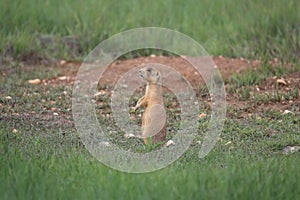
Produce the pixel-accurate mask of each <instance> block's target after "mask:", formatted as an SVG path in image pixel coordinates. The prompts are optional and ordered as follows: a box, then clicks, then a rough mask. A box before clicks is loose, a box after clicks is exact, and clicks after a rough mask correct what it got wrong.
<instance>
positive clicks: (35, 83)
mask: <svg viewBox="0 0 300 200" xmlns="http://www.w3.org/2000/svg"><path fill="white" fill-rule="evenodd" d="M28 83H30V84H33V85H37V84H40V83H41V80H40V79H38V78H36V79H32V80H28Z"/></svg>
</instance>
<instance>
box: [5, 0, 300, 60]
mask: <svg viewBox="0 0 300 200" xmlns="http://www.w3.org/2000/svg"><path fill="white" fill-rule="evenodd" d="M0 4H1V6H0V27H1V28H0V49H1V54H2V55H5V56H12V57H14V58H17V59H26V60H27V59H30V58H32V55H35V56H36V57H43V58H56V59H60V58H67V59H81V60H82V59H83V58H84V57H85V56H86V55H87V53H88V52H89V51H90V50H91V49H92V48H94V47H95V46H96V45H97V44H98V43H99V42H101V41H103V40H104V39H106V38H108V37H109V36H111V35H113V34H116V33H119V32H121V31H125V30H128V29H131V28H137V27H145V26H157V27H166V28H170V29H174V30H177V31H180V32H182V33H185V34H187V35H188V36H190V37H192V38H194V39H195V40H196V41H198V42H199V43H200V44H202V45H203V46H204V48H205V49H206V50H207V51H208V52H209V53H210V54H213V55H218V54H222V55H225V56H230V57H246V58H260V59H265V60H270V59H271V58H272V57H278V58H279V59H280V60H282V61H289V62H293V61H296V60H297V58H298V57H299V48H300V42H299V41H300V40H299V34H300V29H299V25H300V24H299V21H300V15H299V13H300V9H299V8H300V4H299V1H296V0H288V1H281V0H264V1H246V0H244V1H238V0H232V1H221V0H217V1H214V2H211V1H208V0H204V1H201V2H198V1H194V0H188V1H184V2H183V1H178V0H176V1H171V0H167V1H164V2H155V3H154V2H141V1H137V0H129V1H122V2H120V1H96V0H89V1H84V2H83V1H79V0H75V1H68V0H63V1H57V0H56V1H51V2H50V1H38V0H28V1H20V0H16V1H8V0H1V1H0ZM146 53H147V52H146Z"/></svg>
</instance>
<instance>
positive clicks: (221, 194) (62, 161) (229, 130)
mask: <svg viewBox="0 0 300 200" xmlns="http://www.w3.org/2000/svg"><path fill="white" fill-rule="evenodd" d="M299 13H300V3H299V1H291V0H288V1H281V0H273V1H271V0H264V1H246V0H244V1H221V0H217V1H214V2H212V1H208V0H204V1H201V3H199V2H198V1H193V0H188V1H185V2H184V1H169V0H167V1H164V2H161V3H153V2H150V1H149V2H143V3H141V1H133V0H129V1H118V2H117V1H96V0H89V1H86V2H83V1H77V0H76V1H68V0H63V1H57V0H55V1H51V2H50V1H38V0H28V1H20V0H15V1H8V0H0V199H296V198H297V196H299V194H300V182H299V180H300V171H299V164H300V156H299V155H300V154H299V153H300V152H299V150H298V151H296V152H291V151H288V150H286V148H287V147H288V146H290V147H299V146H300V112H299V105H300V103H299V91H300V88H299V84H297V83H296V84H295V85H296V86H295V87H294V88H291V89H290V90H288V91H285V88H284V87H282V86H280V85H278V84H277V85H275V86H276V87H275V89H274V90H275V92H274V93H269V94H267V93H259V91H256V90H257V88H258V87H260V88H261V87H262V86H264V85H267V84H266V83H269V82H268V81H270V80H273V79H272V78H274V77H277V78H278V77H293V76H291V75H295V76H298V77H299V73H300V69H299V66H300V65H299V55H300V28H299V27H300V14H299ZM143 26H159V27H166V28H170V29H174V30H178V31H181V32H182V33H185V34H187V35H189V36H191V37H193V38H194V39H195V40H197V41H198V42H199V43H201V44H202V45H203V46H204V48H205V49H206V50H207V51H208V52H209V53H210V54H212V55H219V54H221V55H224V56H228V57H232V58H234V57H245V58H248V59H260V60H262V61H269V60H272V59H274V58H278V60H279V61H284V63H287V62H288V63H290V64H292V65H293V66H292V67H290V66H287V65H281V64H279V65H278V66H277V67H272V66H270V65H268V64H267V62H263V64H262V68H259V69H253V70H249V71H247V72H244V73H243V74H242V75H233V76H231V77H229V78H228V79H226V80H225V84H226V88H227V89H228V90H227V92H228V96H229V97H230V98H232V99H235V102H237V103H243V104H245V105H246V106H245V107H244V108H243V109H238V108H237V107H236V106H234V105H233V104H230V103H231V102H229V104H228V111H227V118H226V121H225V126H224V130H223V132H222V135H221V138H220V139H219V140H218V143H217V145H216V146H215V148H214V149H213V150H212V151H211V152H210V153H209V155H208V156H207V157H205V158H204V159H203V160H199V158H198V152H199V150H200V146H199V145H197V142H196V140H195V141H194V142H193V144H192V145H191V147H190V148H189V149H188V151H187V152H186V153H185V154H184V155H183V156H182V157H180V159H178V160H177V161H176V162H174V163H173V164H171V165H170V166H168V167H166V168H164V169H162V170H159V171H156V172H151V173H147V174H129V173H122V172H119V171H116V170H113V169H111V168H109V167H106V166H104V165H102V164H101V163H99V162H98V161H97V160H96V159H94V158H93V157H92V156H91V155H90V154H89V152H88V151H87V150H86V149H85V148H84V146H83V144H82V143H81V142H80V140H79V138H78V135H77V132H76V129H75V127H74V123H73V121H72V111H71V98H72V85H71V84H48V85H44V84H39V85H31V84H28V80H29V79H33V78H36V77H38V78H40V79H41V80H50V79H52V78H57V77H59V76H63V75H64V74H63V72H62V69H61V67H60V66H53V65H51V64H44V63H51V62H48V61H53V60H54V61H56V60H60V59H71V60H74V59H75V60H79V61H81V60H82V59H83V58H84V57H85V56H86V55H87V54H88V52H89V51H90V50H91V49H92V48H93V47H95V46H96V45H97V44H98V43H99V42H101V41H102V40H104V39H106V38H108V37H109V36H111V35H113V34H116V33H119V32H121V31H124V30H128V29H130V28H135V27H143ZM32 63H33V64H32ZM36 63H38V64H36ZM294 78H295V79H293V80H298V79H296V78H297V77H294ZM274 80H275V79H274ZM286 80H287V79H286ZM297 85H298V86H297ZM277 89H278V92H276V91H277ZM232 99H231V100H232ZM284 102H292V103H288V104H289V105H290V107H289V110H290V111H291V113H288V114H283V112H281V111H280V110H279V108H277V107H276V106H282V104H283V103H284ZM106 104H107V105H109V104H110V102H109V101H108V100H107V101H104V104H103V105H102V106H105V105H106ZM272 106H273V107H272ZM264 107H266V108H267V109H266V108H264ZM253 108H260V109H262V110H255V109H253ZM282 108H283V109H284V107H282ZM103 110H104V109H103ZM252 111H253V113H252ZM254 111H255V112H254ZM54 112H57V113H58V115H53V113H54ZM103 112H106V111H105V110H104V111H103ZM208 119H209V118H208V117H207V118H206V120H208ZM199 132H201V127H199ZM115 139H116V140H117V139H118V137H116V138H115ZM198 139H199V138H198ZM200 139H201V138H200ZM128 145H130V144H128ZM139 145H140V146H142V144H141V142H140V144H139Z"/></svg>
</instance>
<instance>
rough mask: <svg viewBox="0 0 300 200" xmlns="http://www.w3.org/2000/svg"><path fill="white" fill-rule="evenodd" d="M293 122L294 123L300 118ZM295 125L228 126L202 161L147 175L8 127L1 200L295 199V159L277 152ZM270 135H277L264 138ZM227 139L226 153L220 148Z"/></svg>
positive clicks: (295, 134) (189, 159)
mask: <svg viewBox="0 0 300 200" xmlns="http://www.w3.org/2000/svg"><path fill="white" fill-rule="evenodd" d="M279 119H281V120H282V124H285V127H282V126H281V125H280V124H278V123H277V122H278V120H279ZM294 120H297V123H299V122H300V116H299V115H298V116H297V117H296V118H295V119H294ZM294 123H295V121H293V117H291V116H290V117H289V116H286V117H280V116H279V115H278V119H273V120H266V119H259V120H257V119H253V120H251V121H250V122H238V121H231V120H228V121H227V122H226V126H225V130H224V135H223V136H222V138H223V141H222V142H219V143H218V145H217V146H216V148H215V149H214V150H213V152H211V154H210V155H209V156H208V157H207V158H205V159H204V160H202V161H199V160H198V159H197V157H196V156H195V155H197V154H196V148H195V147H192V148H190V150H189V151H188V152H187V153H186V154H185V155H184V156H183V157H182V158H181V159H180V160H178V161H176V162H175V163H173V164H172V165H171V166H169V167H167V168H165V169H163V170H160V171H158V172H153V173H148V174H127V173H122V172H118V171H115V170H112V169H110V168H108V167H105V166H103V165H102V164H100V163H98V162H97V161H96V160H95V159H93V158H92V157H91V156H90V155H89V154H88V153H87V151H86V150H85V149H84V148H83V147H82V146H80V145H79V144H78V140H77V139H75V138H76V136H75V135H73V137H74V138H73V141H68V140H67V139H66V138H64V137H60V138H56V136H57V135H58V134H59V133H53V135H51V136H49V135H44V134H45V132H47V130H46V131H44V134H33V131H26V130H19V132H18V133H15V134H12V133H11V131H10V128H9V127H6V128H1V130H0V137H1V143H0V153H1V157H0V161H1V170H0V176H1V182H0V194H1V199H83V198H87V199H199V198H201V199H216V198H217V199H293V198H295V195H296V194H297V193H298V192H299V190H300V187H299V184H298V180H299V176H300V174H299V170H298V165H299V162H300V159H299V155H284V154H283V153H282V152H281V150H282V148H283V147H284V146H285V145H287V144H289V145H293V144H297V141H299V131H300V130H299V127H298V126H296V124H294ZM266 125H268V126H266ZM2 127H5V125H4V126H3V124H2ZM261 127H268V128H267V130H264V129H261ZM282 128H284V129H282ZM269 130H274V131H276V132H277V133H276V135H275V136H271V137H269V136H268V133H269ZM48 131H50V130H48ZM229 140H230V141H232V144H231V145H230V146H231V147H230V146H225V145H224V143H225V142H227V141H229ZM62 141H65V142H64V144H62V143H61V142H62ZM194 145H195V144H194ZM232 147H233V148H232ZM193 151H194V152H193Z"/></svg>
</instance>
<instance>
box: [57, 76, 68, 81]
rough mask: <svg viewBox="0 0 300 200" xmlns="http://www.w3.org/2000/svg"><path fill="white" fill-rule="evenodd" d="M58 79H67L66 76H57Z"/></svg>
mask: <svg viewBox="0 0 300 200" xmlns="http://www.w3.org/2000/svg"><path fill="white" fill-rule="evenodd" d="M58 80H60V81H65V80H67V77H66V76H60V77H58Z"/></svg>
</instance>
